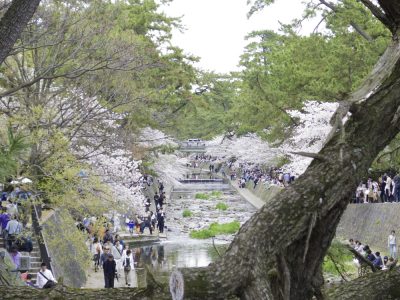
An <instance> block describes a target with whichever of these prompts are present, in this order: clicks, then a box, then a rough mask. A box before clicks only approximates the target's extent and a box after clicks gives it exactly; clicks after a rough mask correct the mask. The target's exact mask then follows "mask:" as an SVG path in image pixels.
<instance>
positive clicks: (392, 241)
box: [388, 230, 397, 259]
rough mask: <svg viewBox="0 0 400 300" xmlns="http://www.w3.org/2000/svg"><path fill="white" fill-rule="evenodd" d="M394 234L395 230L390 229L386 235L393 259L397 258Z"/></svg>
mask: <svg viewBox="0 0 400 300" xmlns="http://www.w3.org/2000/svg"><path fill="white" fill-rule="evenodd" d="M395 234H396V233H395V231H394V230H392V232H391V233H390V234H389V236H388V248H389V253H390V257H393V258H394V259H396V258H397V242H396V235H395Z"/></svg>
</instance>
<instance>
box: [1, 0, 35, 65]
mask: <svg viewBox="0 0 400 300" xmlns="http://www.w3.org/2000/svg"><path fill="white" fill-rule="evenodd" d="M39 3H40V0H13V2H12V3H11V5H10V7H9V8H8V9H7V11H6V13H5V14H4V16H3V17H2V18H1V20H0V65H1V64H2V63H3V61H4V60H5V59H6V57H7V56H8V54H9V53H10V51H11V50H12V48H13V46H14V44H15V42H16V41H17V39H18V38H19V37H20V35H21V33H22V31H23V30H24V29H25V27H26V25H27V24H28V22H29V20H30V19H31V18H32V16H33V14H34V13H35V11H36V9H37V7H38V6H39Z"/></svg>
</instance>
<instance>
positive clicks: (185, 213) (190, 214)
mask: <svg viewBox="0 0 400 300" xmlns="http://www.w3.org/2000/svg"><path fill="white" fill-rule="evenodd" d="M182 216H183V217H184V218H188V217H191V216H193V213H192V212H191V211H190V210H188V209H184V210H183V212H182Z"/></svg>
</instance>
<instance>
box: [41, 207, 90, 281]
mask: <svg viewBox="0 0 400 300" xmlns="http://www.w3.org/2000/svg"><path fill="white" fill-rule="evenodd" d="M43 234H44V238H45V240H46V243H47V247H48V250H49V256H50V257H51V261H52V267H53V274H54V276H55V277H56V278H59V277H62V278H63V280H64V284H65V285H67V286H71V287H76V288H80V287H82V286H84V285H85V283H86V270H87V268H88V266H89V264H90V263H91V258H92V257H91V254H90V253H89V251H88V248H87V246H86V244H85V234H84V233H82V232H80V231H79V230H78V229H77V227H76V226H75V221H74V220H73V219H72V217H71V216H70V215H69V213H68V212H67V211H56V212H55V213H54V214H53V215H52V216H51V217H50V218H49V219H48V220H47V221H46V222H45V223H44V224H43Z"/></svg>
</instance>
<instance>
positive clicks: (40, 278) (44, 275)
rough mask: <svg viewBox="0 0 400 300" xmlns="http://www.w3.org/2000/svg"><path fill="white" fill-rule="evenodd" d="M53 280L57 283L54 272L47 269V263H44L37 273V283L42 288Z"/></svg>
mask: <svg viewBox="0 0 400 300" xmlns="http://www.w3.org/2000/svg"><path fill="white" fill-rule="evenodd" d="M49 280H51V281H53V282H54V283H57V281H56V280H55V278H54V277H53V273H51V271H50V270H48V269H47V266H46V264H45V263H42V265H41V267H40V271H39V272H38V273H37V277H36V285H37V286H38V287H39V288H40V289H43V288H46V287H45V286H46V283H47V282H48V281H49Z"/></svg>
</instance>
